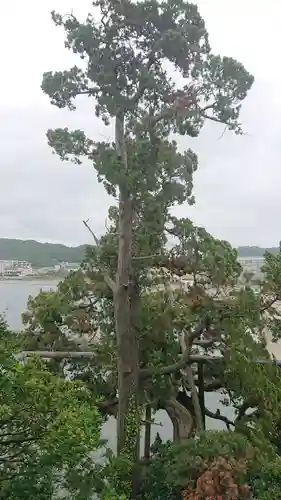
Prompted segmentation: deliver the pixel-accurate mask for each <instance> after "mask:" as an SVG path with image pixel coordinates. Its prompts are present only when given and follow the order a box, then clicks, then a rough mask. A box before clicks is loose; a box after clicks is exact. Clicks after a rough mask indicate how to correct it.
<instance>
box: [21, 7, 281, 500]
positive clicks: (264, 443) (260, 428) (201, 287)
mask: <svg viewBox="0 0 281 500" xmlns="http://www.w3.org/2000/svg"><path fill="white" fill-rule="evenodd" d="M52 18H53V21H54V23H55V24H56V25H58V26H60V27H62V28H63V29H64V30H65V35H66V41H65V45H66V48H68V49H69V50H71V51H72V52H74V54H76V55H77V56H78V57H80V59H81V65H80V67H78V66H74V67H73V68H71V69H69V70H63V71H56V72H52V71H49V72H46V73H45V74H44V76H43V82H42V89H43V91H44V92H45V93H46V94H47V95H48V96H49V97H50V100H51V103H52V104H53V105H55V106H57V107H59V108H64V107H67V108H69V109H70V110H75V104H74V99H75V98H76V97H77V96H78V95H86V96H88V97H89V98H90V99H92V104H93V106H94V108H95V113H96V116H97V117H100V118H101V119H102V120H103V121H104V123H105V124H109V123H111V121H113V120H114V122H115V133H114V138H113V140H112V142H110V141H108V142H97V141H96V140H95V139H94V138H89V137H87V136H86V134H85V133H84V131H82V130H74V131H70V130H68V128H59V129H56V130H48V132H47V138H48V142H49V144H50V146H51V147H52V149H53V151H54V152H56V153H57V154H58V155H59V156H60V158H61V159H62V160H67V161H69V160H70V161H74V162H75V163H78V164H80V163H81V162H82V161H83V158H87V159H88V160H90V161H92V163H93V167H94V168H95V169H96V172H97V175H98V179H99V181H100V182H102V183H103V184H104V187H105V189H106V191H107V192H108V193H109V194H110V195H112V196H113V198H114V199H115V200H117V206H114V207H112V208H111V209H110V211H109V219H110V227H109V229H108V230H107V232H106V233H105V234H104V235H103V236H102V237H101V239H100V240H98V239H97V237H96V235H95V233H94V231H93V229H92V228H91V227H90V226H89V223H88V221H84V224H85V226H86V227H87V228H88V229H89V230H90V232H91V234H92V236H93V240H94V243H95V244H94V245H93V247H92V248H88V250H87V255H86V258H85V260H84V262H83V264H82V266H81V269H80V270H79V271H77V272H75V273H71V274H70V275H69V276H68V277H67V278H66V279H65V280H64V281H62V282H61V283H60V284H59V286H58V289H57V291H53V292H48V293H46V292H41V293H40V294H39V295H38V296H37V297H36V298H30V300H29V303H28V309H27V311H26V312H25V314H24V322H25V325H26V330H25V333H24V335H23V336H22V337H21V346H22V348H23V349H27V350H29V351H30V350H32V351H34V350H36V351H38V350H40V349H41V350H44V352H43V353H41V356H42V357H45V358H50V359H51V360H52V362H51V363H50V365H49V366H50V368H52V370H53V371H54V373H56V374H59V375H60V376H61V377H62V378H63V377H64V376H65V365H66V363H67V370H68V374H69V373H71V376H72V377H73V378H74V379H75V380H79V381H80V382H81V381H82V382H83V383H84V384H85V386H86V387H87V390H88V391H90V392H91V394H92V397H93V400H94V403H95V405H96V406H97V407H98V408H99V411H100V413H101V414H102V415H105V416H109V415H112V414H113V415H116V416H117V452H118V456H117V459H116V460H115V458H114V457H111V461H110V462H109V466H108V469H107V470H108V474H109V476H110V475H111V477H114V485H115V493H114V494H116V495H117V496H119V497H120V496H122V495H123V496H125V498H126V499H127V498H133V499H136V498H138V497H139V492H140V490H141V483H142V479H143V473H144V472H145V471H147V470H148V471H149V470H152V469H150V467H148V469H147V462H144V463H143V461H141V460H140V439H139V438H140V431H141V428H142V427H143V425H144V426H145V449H144V456H145V459H146V460H148V463H149V460H150V459H151V438H150V430H151V420H152V419H153V414H154V413H155V412H156V411H157V409H159V408H162V409H165V410H166V411H167V413H168V415H169V417H170V419H171V421H172V424H173V429H174V441H175V442H178V443H181V444H182V443H185V444H186V447H187V448H186V449H188V447H190V449H193V453H194V449H195V448H196V446H194V442H195V441H194V440H193V436H194V435H197V441H198V439H201V435H202V433H203V437H202V439H203V445H202V446H203V447H204V446H207V444H208V439H211V438H208V435H206V434H204V432H205V427H204V418H205V416H209V417H212V418H217V419H220V420H222V421H223V422H225V423H226V425H227V427H228V429H230V430H231V431H235V432H232V434H231V438H229V441H230V446H229V447H228V450H230V452H229V453H226V452H225V445H224V440H225V439H226V438H225V434H222V437H221V439H220V441H219V446H218V447H217V451H216V450H214V444H215V443H214V440H212V439H211V445H210V446H211V447H212V449H213V455H212V453H211V452H210V453H209V454H208V453H207V454H206V457H205V458H206V459H205V460H203V461H202V462H200V464H199V466H198V468H197V469H196V471H195V472H194V473H193V475H192V478H191V477H190V475H189V476H188V477H185V482H184V483H183V484H182V487H183V488H184V492H185V494H186V495H185V497H186V498H190V499H191V498H197V497H198V494H199V493H198V487H199V486H200V485H202V484H203V483H204V481H205V482H206V479H207V480H208V478H210V474H211V477H212V478H213V481H215V479H216V478H217V475H216V474H217V470H218V468H222V472H223V474H225V475H226V476H227V480H228V485H229V488H228V489H229V491H228V496H226V497H225V498H238V497H237V495H236V497H235V496H232V497H231V496H229V492H230V489H231V488H233V487H234V486H235V488H236V493H237V492H238V493H239V494H240V493H241V494H242V493H243V495H244V498H247V495H248V494H249V491H250V490H249V488H248V485H247V484H246V483H245V481H244V479H247V480H248V479H249V477H248V476H247V478H246V477H245V474H246V472H247V474H248V468H247V467H246V469H245V467H244V465H245V463H246V462H247V463H248V460H249V457H248V455H247V453H248V449H251V450H252V449H253V450H256V449H257V448H258V449H265V450H266V452H267V450H268V454H267V458H268V457H269V456H270V453H272V456H273V457H274V458H276V456H277V455H276V450H275V448H274V446H275V444H274V443H273V440H274V439H273V438H274V435H275V433H276V430H277V429H278V426H279V424H280V422H279V408H280V396H281V394H280V382H279V381H280V373H279V371H278V369H277V367H276V366H275V365H274V364H272V363H271V361H270V357H269V353H268V351H267V349H266V338H267V336H268V335H269V334H270V335H271V336H272V337H273V338H274V339H277V338H279V332H280V320H281V317H280V312H279V309H278V306H279V304H280V293H281V288H280V273H281V252H280V251H279V252H278V253H277V255H275V256H274V255H272V254H269V253H267V254H266V256H265V266H264V280H263V282H260V283H257V284H256V289H255V290H253V289H252V287H251V286H250V285H249V283H248V281H247V280H245V277H243V276H242V277H241V266H240V265H239V263H238V262H237V251H236V250H234V249H233V248H232V247H231V246H230V245H229V244H228V243H227V242H225V241H220V240H218V239H216V238H214V237H212V236H211V235H210V234H209V233H208V232H207V231H206V230H205V229H204V228H201V227H196V226H195V225H194V224H193V223H192V221H191V220H190V219H188V218H177V217H175V216H173V213H172V208H173V207H174V206H175V205H181V204H183V203H186V206H188V204H189V205H190V204H193V203H194V201H195V200H194V197H193V193H192V189H193V174H194V172H195V171H196V169H197V168H198V159H197V156H196V154H195V152H194V151H192V150H191V149H187V150H186V151H180V150H179V149H178V145H177V142H176V141H175V140H172V138H171V134H172V133H175V134H181V135H187V136H188V137H189V138H190V140H191V138H193V137H197V136H198V135H199V133H200V131H201V129H202V127H203V126H204V124H205V123H206V121H208V120H209V121H214V122H217V123H221V124H223V125H224V126H225V127H227V128H228V129H230V130H233V131H234V132H235V133H237V134H241V133H242V127H241V123H240V110H241V105H242V102H243V100H244V99H245V97H246V96H247V93H248V91H249V90H250V88H251V86H252V84H253V76H252V75H251V74H250V73H248V71H247V70H246V69H245V68H244V66H243V65H242V64H241V63H239V62H238V61H236V60H234V59H233V58H231V57H221V56H218V55H216V54H213V53H212V51H211V47H210V43H209V36H208V33H207V30H206V26H205V23H204V20H203V18H202V17H201V15H200V13H199V11H198V8H197V6H196V5H194V4H191V3H189V2H186V1H182V0H177V1H176V2H170V1H169V0H166V1H165V0H164V1H161V2H157V1H156V0H144V1H141V2H140V1H139V2H138V1H136V2H132V1H130V0H122V1H121V2H119V1H118V2H117V1H115V0H96V1H94V2H93V13H92V14H89V15H88V16H87V18H86V20H85V21H84V22H80V21H79V20H78V19H77V18H76V17H75V15H74V14H70V15H66V16H64V15H61V14H58V13H55V12H53V13H52ZM168 243H170V244H169V245H168ZM26 355H28V353H27V354H26ZM59 359H60V362H59V361H58V360H59ZM257 360H263V361H265V363H263V364H260V363H257ZM61 361H63V362H61ZM266 361H267V362H266ZM198 363H199V364H198ZM202 380H203V381H204V390H205V391H215V390H219V389H220V390H222V391H223V392H224V394H225V397H226V399H227V402H228V403H229V402H230V403H231V404H232V405H233V407H234V408H235V409H236V415H235V418H234V419H233V420H232V421H230V420H229V419H228V418H226V417H225V416H224V415H221V414H220V413H219V412H216V413H213V412H211V411H210V410H209V409H208V408H206V407H205V404H204V402H203V401H202V398H201V400H200V398H199V395H198V390H197V388H198V386H200V384H201V386H202ZM201 396H202V394H201ZM236 433H237V435H236ZM242 437H244V441H243V439H242ZM204 439H205V441H204ZM231 439H232V440H233V446H232V445H231V442H232V441H231ZM245 443H246V444H245ZM233 450H234V451H235V453H236V455H235V456H234V457H232V455H231V453H234V451H233ZM207 451H208V450H207ZM168 454H169V450H168ZM152 458H153V457H152ZM170 458H171V455H170ZM240 459H241V460H242V462H243V467H244V468H243V471H246V472H245V474H244V472H243V471H242V472H243V474H242V475H241V481H242V480H243V481H244V482H243V483H242V487H243V488H242V489H241V488H240V486H239V485H238V483H237V481H238V475H239V474H236V473H235V477H234V475H233V474H232V475H231V474H230V475H229V474H228V472H227V471H228V470H229V467H231V466H235V472H237V470H238V469H239V468H240V469H241V467H240V466H241V463H240V461H239V460H240ZM245 461H246V462H245ZM153 463H154V464H155V463H156V462H155V461H154V462H153ZM170 463H171V464H175V461H173V460H172V461H171V462H170ZM206 464H207V465H206ZM112 466H114V467H115V469H114V467H113V468H112ZM190 466H191V465H190V463H189V465H188V467H189V468H190ZM204 467H205V469H204ZM206 467H207V469H208V471H207V472H208V474H207V476H206V475H205V472H206ZM236 469H237V470H236ZM277 469H278V467H277ZM114 471H115V472H114ZM240 471H241V470H240ZM187 474H190V470H188V471H187ZM112 475H113V476H112ZM230 476H231V477H230ZM191 479H192V482H190V481H191ZM204 484H205V483H204ZM173 486H174V487H176V485H175V484H173ZM220 486H221V485H220ZM205 493H206V494H207V492H206V491H205ZM219 494H220V490H216V491H215V492H214V491H213V493H211V496H210V494H209V498H212V499H218V498H221V497H219V496H215V495H219ZM196 495H197V497H196ZM245 495H246V496H245ZM205 497H206V498H207V496H205Z"/></svg>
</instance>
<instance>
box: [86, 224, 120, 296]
mask: <svg viewBox="0 0 281 500" xmlns="http://www.w3.org/2000/svg"><path fill="white" fill-rule="evenodd" d="M88 222H89V220H83V224H84V226H85V227H86V228H87V229H88V231H89V232H90V233H91V235H92V237H93V238H94V241H95V244H96V246H97V247H98V248H99V245H100V242H99V239H98V238H97V237H96V235H95V233H94V231H93V230H92V228H91V227H90V225H89V224H88ZM102 273H103V278H104V281H105V283H106V284H107V285H108V286H109V288H110V289H111V290H112V292H113V294H115V292H116V283H115V282H114V281H113V279H112V278H111V277H110V276H109V274H108V272H107V271H106V269H102Z"/></svg>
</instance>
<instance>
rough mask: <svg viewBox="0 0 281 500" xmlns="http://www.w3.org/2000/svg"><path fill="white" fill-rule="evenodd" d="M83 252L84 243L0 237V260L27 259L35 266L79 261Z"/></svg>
mask: <svg viewBox="0 0 281 500" xmlns="http://www.w3.org/2000/svg"><path fill="white" fill-rule="evenodd" d="M84 253H85V245H80V246H78V247H67V246H65V245H61V244H57V243H39V242H38V241H34V240H26V241H24V240H17V239H8V238H0V260H6V259H7V260H8V259H9V260H27V261H29V262H31V263H32V264H33V266H35V267H44V266H51V265H54V264H56V263H58V262H81V261H82V260H83V258H84Z"/></svg>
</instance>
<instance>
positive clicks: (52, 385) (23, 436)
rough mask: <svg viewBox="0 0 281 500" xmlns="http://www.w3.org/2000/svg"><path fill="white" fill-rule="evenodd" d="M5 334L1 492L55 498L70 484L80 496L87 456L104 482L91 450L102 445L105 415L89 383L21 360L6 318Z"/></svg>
mask: <svg viewBox="0 0 281 500" xmlns="http://www.w3.org/2000/svg"><path fill="white" fill-rule="evenodd" d="M0 334H1V337H0V368H1V376H0V399H1V408H0V455H1V464H0V481H1V497H5V498H9V499H11V500H13V499H15V500H27V499H30V498H33V499H34V500H35V499H38V500H39V498H40V500H44V499H46V500H47V499H48V500H49V499H50V498H52V497H53V495H54V494H55V492H57V491H58V489H61V490H64V489H65V488H67V489H68V490H69V491H72V493H71V494H72V496H71V498H73V499H74V498H75V499H76V498H77V499H79V498H81V497H80V493H81V489H83V487H84V485H85V483H84V479H85V470H86V469H85V468H84V467H83V468H82V467H81V466H82V465H83V464H84V462H85V459H87V463H88V468H89V464H90V468H91V475H92V478H93V481H92V483H93V482H94V481H96V485H98V484H99V482H100V480H99V469H100V467H99V466H98V465H95V464H94V462H92V460H91V459H90V454H91V453H93V452H97V451H98V450H99V449H100V450H101V445H102V442H101V440H100V429H101V424H102V417H101V415H100V413H99V411H98V410H97V408H96V407H95V406H94V405H93V401H92V399H91V397H90V393H89V392H88V391H87V390H86V388H85V386H83V385H82V384H81V383H79V382H73V381H67V380H64V379H63V378H60V377H58V376H56V375H54V374H52V373H51V372H50V371H49V370H48V367H47V366H46V364H45V363H43V362H42V361H40V360H39V359H36V358H34V359H30V360H28V361H25V362H22V361H20V360H18V359H17V357H15V355H14V349H15V347H14V345H13V342H11V341H9V339H8V336H9V334H10V332H9V331H8V329H7V326H6V325H5V323H4V322H1V325H0ZM12 338H13V337H12ZM74 474H76V482H75V484H73V482H72V481H71V477H73V475H74ZM92 486H93V489H92V491H95V487H94V485H93V484H92Z"/></svg>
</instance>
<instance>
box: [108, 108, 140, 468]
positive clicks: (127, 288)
mask: <svg viewBox="0 0 281 500" xmlns="http://www.w3.org/2000/svg"><path fill="white" fill-rule="evenodd" d="M115 142H116V151H117V156H118V160H119V162H120V163H121V169H122V170H123V172H124V181H125V179H126V175H125V173H126V170H127V153H126V144H125V137H124V117H122V116H117V117H116V126H115ZM132 223H133V203H132V198H131V196H130V193H129V190H128V189H127V186H126V182H124V183H121V184H120V186H119V242H118V243H119V244H118V265H117V275H116V291H115V295H114V311H115V328H116V338H117V358H118V361H117V369H118V415H117V453H118V454H120V453H122V452H124V451H125V452H126V453H128V454H129V455H130V458H131V459H132V461H133V462H134V461H135V460H138V458H139V439H138V438H137V434H139V430H138V429H137V425H138V422H137V421H136V422H135V425H136V429H135V432H134V433H133V434H132V425H134V424H133V422H132V419H133V418H135V419H136V420H138V415H137V413H138V385H139V352H138V342H137V336H136V331H135V329H134V328H133V327H132V318H131V290H132V283H131V281H132ZM128 431H129V432H128ZM129 441H130V442H129Z"/></svg>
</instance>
